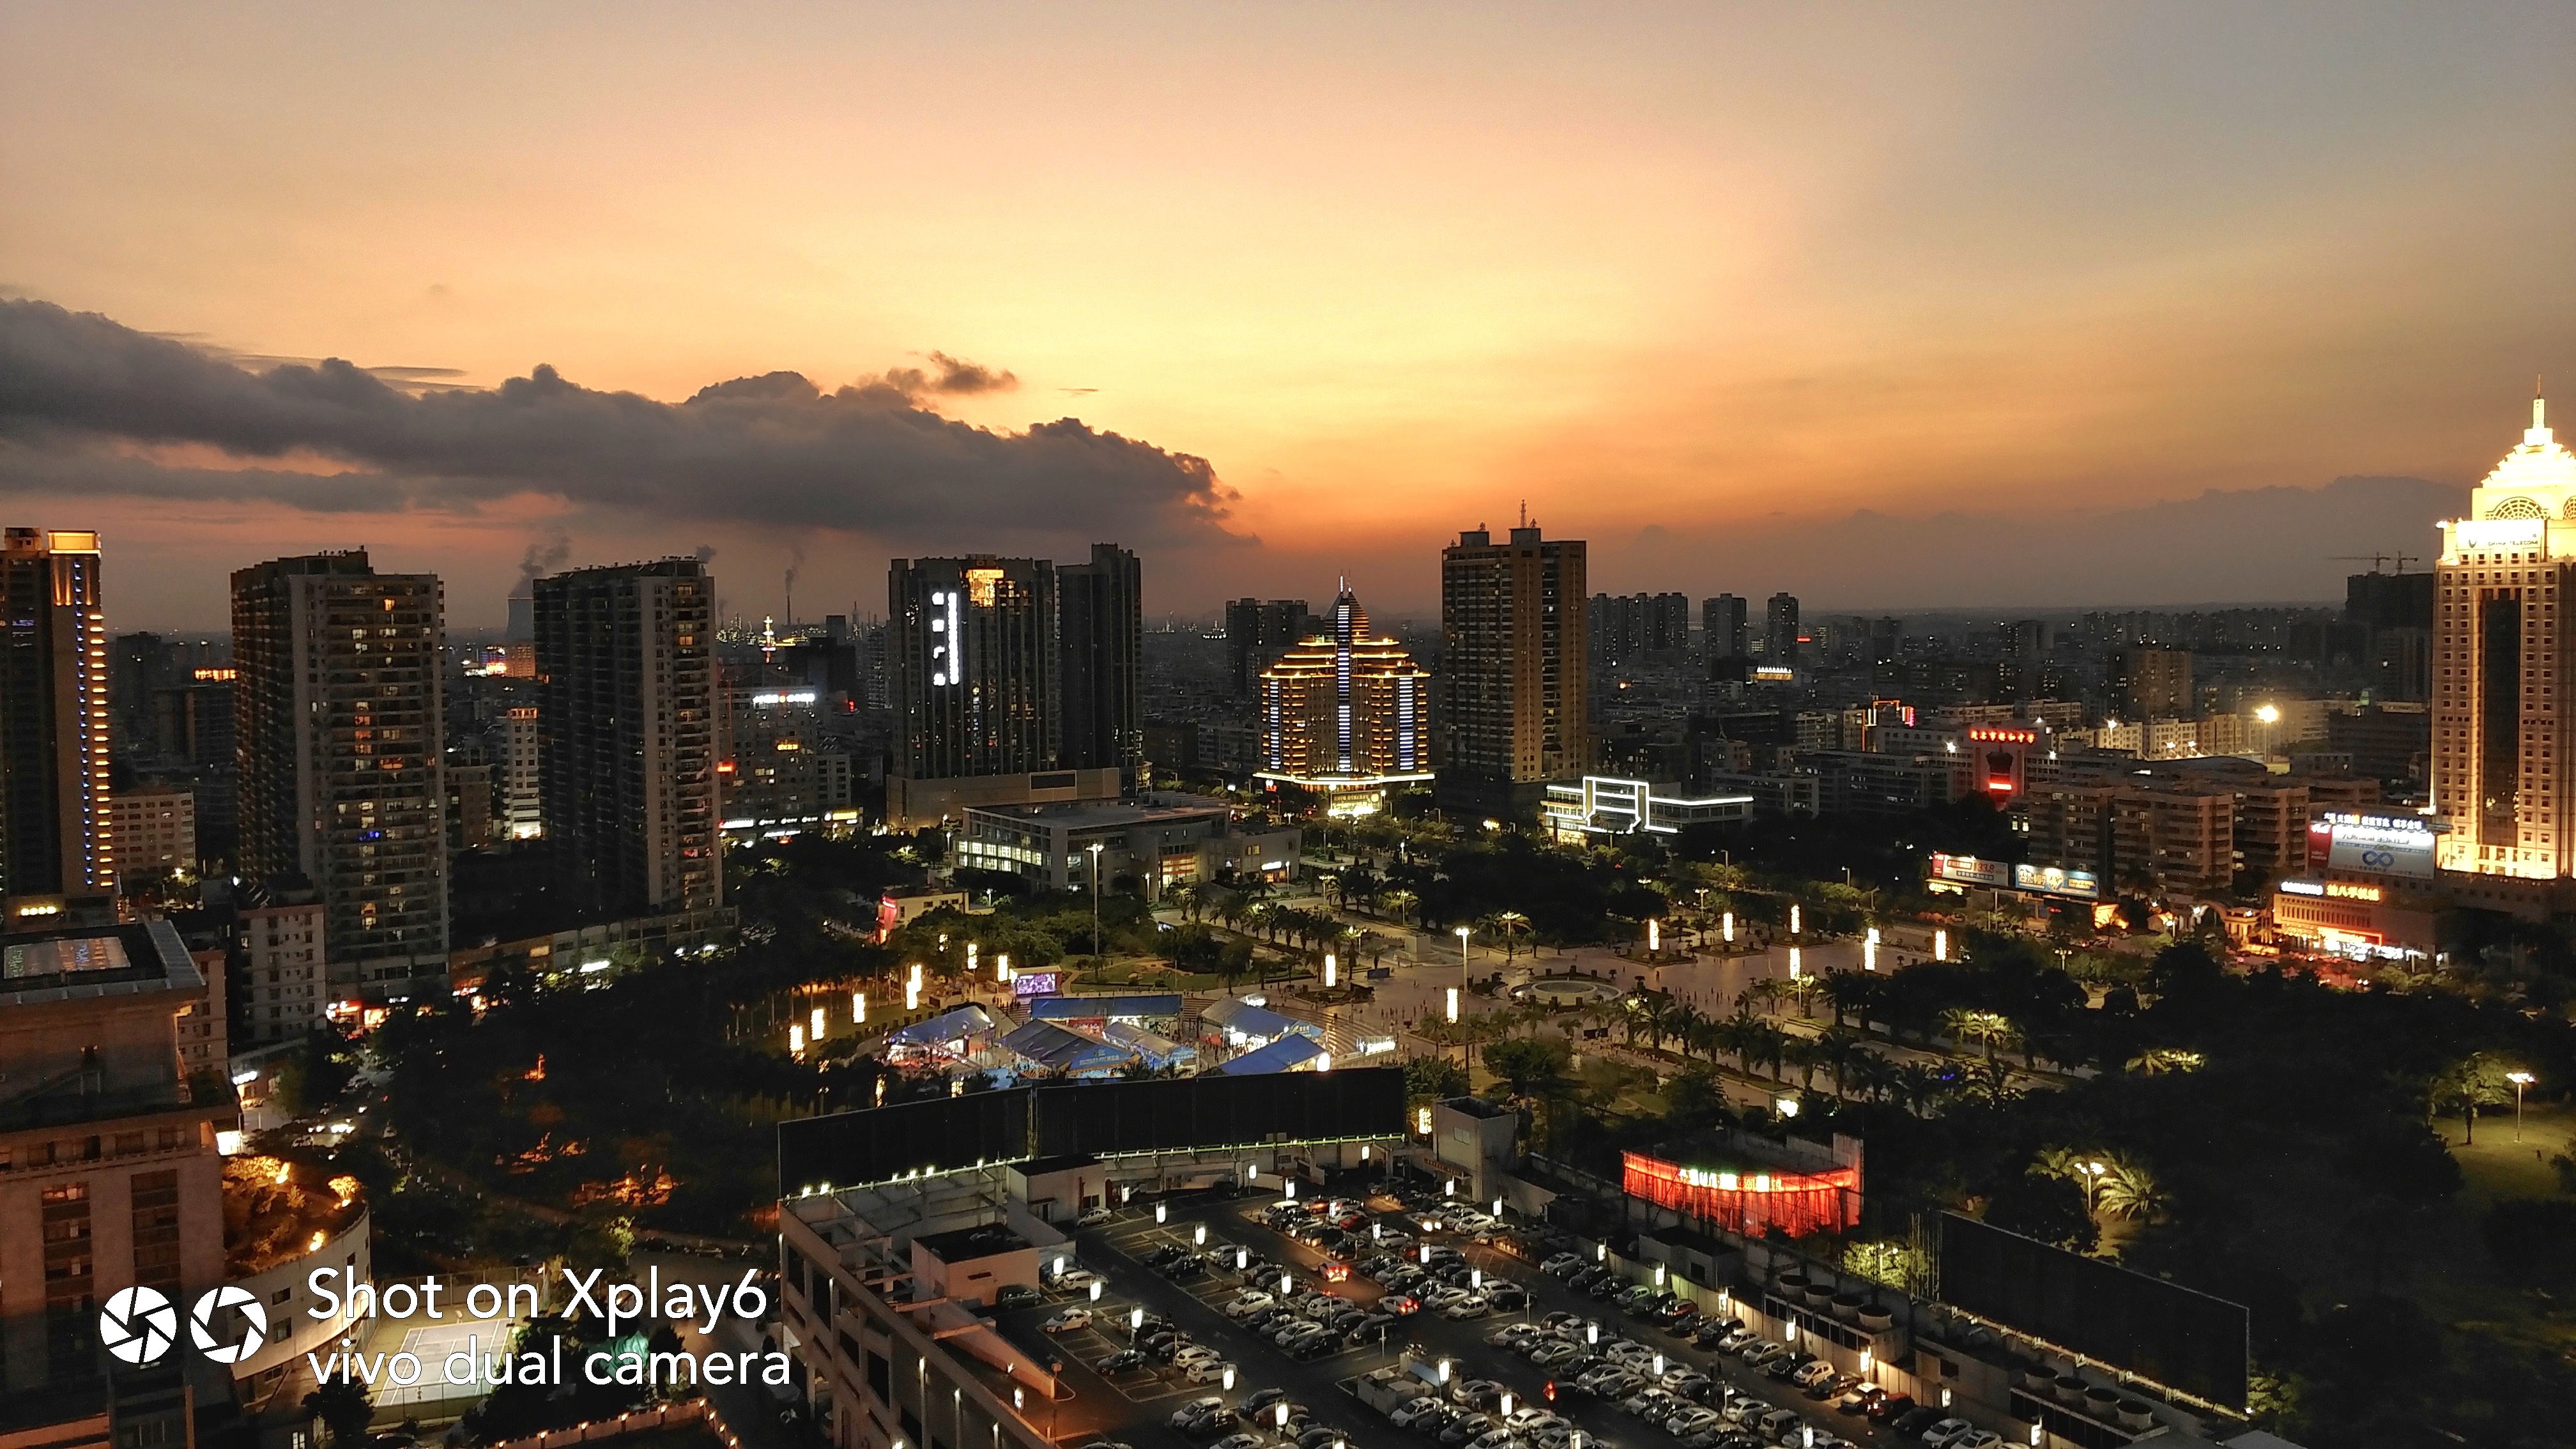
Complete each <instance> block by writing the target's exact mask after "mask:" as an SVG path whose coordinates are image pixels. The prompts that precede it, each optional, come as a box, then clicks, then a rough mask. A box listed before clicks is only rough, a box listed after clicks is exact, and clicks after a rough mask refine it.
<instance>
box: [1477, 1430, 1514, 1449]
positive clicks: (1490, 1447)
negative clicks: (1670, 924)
mask: <svg viewBox="0 0 2576 1449" xmlns="http://www.w3.org/2000/svg"><path fill="white" fill-rule="evenodd" d="M1467 1449H1512V1431H1511V1430H1509V1429H1492V1430H1488V1431H1487V1432H1485V1433H1484V1434H1482V1435H1479V1436H1478V1437H1477V1438H1476V1440H1475V1441H1474V1442H1473V1443H1471V1444H1469V1445H1468V1446H1467Z"/></svg>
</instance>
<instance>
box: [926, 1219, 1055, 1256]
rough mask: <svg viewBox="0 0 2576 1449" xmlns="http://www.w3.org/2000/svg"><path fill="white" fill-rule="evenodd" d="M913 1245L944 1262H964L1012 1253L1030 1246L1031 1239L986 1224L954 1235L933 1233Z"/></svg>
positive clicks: (997, 1224) (997, 1225) (957, 1231)
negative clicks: (997, 1254)
mask: <svg viewBox="0 0 2576 1449" xmlns="http://www.w3.org/2000/svg"><path fill="white" fill-rule="evenodd" d="M912 1245H913V1246H914V1247H916V1248H919V1249H921V1250H922V1251H924V1252H926V1253H928V1254H930V1255H931V1256H932V1257H934V1258H937V1259H938V1260H939V1261H941V1262H943V1263H963V1262H967V1261H970V1260H972V1259H975V1258H989V1257H992V1256H993V1255H994V1254H996V1253H1009V1252H1014V1251H1017V1250H1019V1249H1021V1248H1026V1247H1029V1246H1031V1244H1030V1242H1029V1240H1028V1239H1026V1238H1024V1237H1021V1236H1020V1235H1019V1234H1017V1233H1015V1232H1012V1231H1011V1230H1010V1229H1009V1228H1006V1227H1004V1226H1003V1225H1001V1224H1000V1223H986V1224H984V1225H983V1226H982V1227H978V1228H959V1229H957V1230H956V1231H954V1232H946V1233H932V1234H930V1235H929V1236H927V1237H920V1238H915V1239H913V1240H912Z"/></svg>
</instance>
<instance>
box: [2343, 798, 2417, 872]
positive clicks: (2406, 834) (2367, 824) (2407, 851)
mask: <svg viewBox="0 0 2576 1449" xmlns="http://www.w3.org/2000/svg"><path fill="white" fill-rule="evenodd" d="M2323 824H2324V825H2325V826H2326V828H2327V831H2328V834H2329V840H2330V843H2329V844H2328V845H2327V847H2326V865H2327V866H2328V867H2329V868H2331V869H2334V870H2350V871H2363V872H2367V873H2369V874H2371V875H2397V876H2406V877H2408V878H2410V879H2413V880H2431V879H2433V842H2434V840H2435V839H2436V838H2437V837H2436V836H2435V835H2434V833H2433V823H2432V822H2431V821H2429V820H2426V819H2425V818H2424V817H2422V816H2420V815H2381V814H2378V813H2376V812H2371V813H2359V812H2353V811H2345V810H2335V811H2329V812H2328V813H2327V815H2326V817H2325V820H2324V821H2323Z"/></svg>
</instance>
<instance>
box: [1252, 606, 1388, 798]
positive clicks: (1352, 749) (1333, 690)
mask: <svg viewBox="0 0 2576 1449" xmlns="http://www.w3.org/2000/svg"><path fill="white" fill-rule="evenodd" d="M1326 625H1327V629H1328V632H1326V633H1323V634H1320V635H1318V636H1316V637H1315V638H1312V639H1309V640H1308V641H1306V642H1305V643H1303V644H1300V645H1297V646H1295V647H1294V648H1291V649H1290V650H1288V651H1287V653H1285V654H1283V655H1281V656H1280V658H1279V661H1278V662H1277V663H1275V664H1273V665H1271V666H1270V667H1269V668H1267V669H1264V670H1262V671H1261V771H1260V778H1262V779H1265V780H1274V781H1279V782H1282V783H1287V784H1294V785H1300V786H1304V787H1306V788H1309V789H1316V790H1323V791H1327V792H1331V793H1333V794H1335V795H1336V796H1347V797H1348V799H1347V800H1341V799H1337V800H1336V801H1335V802H1334V807H1333V808H1335V809H1336V810H1337V811H1339V812H1342V813H1357V812H1360V811H1364V810H1366V809H1369V808H1372V807H1373V805H1374V803H1375V801H1376V800H1377V799H1378V798H1379V796H1378V793H1377V792H1381V791H1382V790H1383V789H1384V787H1385V786H1387V785H1390V784H1394V783H1398V782H1401V781H1408V780H1427V779H1430V778H1431V770H1430V760H1431V752H1430V742H1429V737H1428V734H1427V732H1426V730H1425V725H1426V723H1427V721H1426V719H1425V717H1424V711H1425V708H1426V707H1427V705H1428V704H1429V702H1430V693H1429V691H1430V676H1429V675H1428V674H1426V673H1424V671H1423V669H1422V666H1420V665H1418V664H1416V663H1414V662H1413V656H1412V655H1411V654H1410V653H1408V652H1406V650H1405V649H1404V647H1403V646H1402V645H1400V644H1398V643H1396V642H1395V641H1394V640H1393V639H1388V638H1381V637H1378V636H1375V635H1372V634H1371V633H1370V632H1369V617H1368V611H1367V610H1366V609H1363V608H1361V607H1360V605H1359V600H1358V599H1357V598H1355V597H1353V596H1352V594H1351V590H1350V586H1349V585H1348V584H1347V583H1345V584H1344V585H1343V586H1342V592H1341V596H1340V597H1339V598H1336V599H1335V600H1334V601H1333V611H1332V615H1331V617H1330V618H1329V619H1328V620H1327V621H1326Z"/></svg>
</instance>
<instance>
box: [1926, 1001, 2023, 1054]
mask: <svg viewBox="0 0 2576 1449" xmlns="http://www.w3.org/2000/svg"><path fill="white" fill-rule="evenodd" d="M1941 1029H1942V1030H1944V1031H1946V1032H1948V1033H1949V1034H1950V1035H1951V1036H1952V1037H1954V1038H1956V1039H1958V1040H1960V1041H1973V1042H1980V1043H1983V1044H1984V1046H1985V1049H1986V1060H1987V1061H1989V1062H1992V1061H1993V1060H1994V1059H1995V1046H1996V1044H1997V1043H1999V1042H2005V1041H2009V1040H2011V1039H2012V1036H2013V1024H2012V1022H2011V1021H2009V1020H2008V1019H2006V1018H2005V1017H2004V1016H2003V1014H2002V1013H2000V1012H1993V1011H1979V1010H1976V1009H1974V1008H1972V1007H1966V1006H1954V1007H1952V1008H1950V1009H1949V1010H1948V1011H1945V1012H1943V1013H1941Z"/></svg>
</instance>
